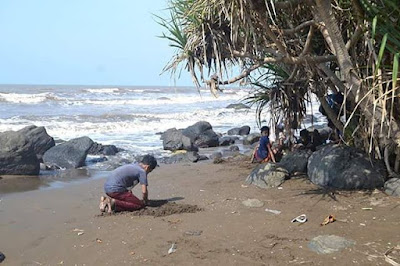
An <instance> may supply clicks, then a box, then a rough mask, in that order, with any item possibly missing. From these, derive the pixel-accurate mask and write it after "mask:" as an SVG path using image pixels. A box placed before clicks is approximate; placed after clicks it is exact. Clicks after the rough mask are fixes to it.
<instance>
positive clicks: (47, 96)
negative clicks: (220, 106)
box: [0, 92, 59, 104]
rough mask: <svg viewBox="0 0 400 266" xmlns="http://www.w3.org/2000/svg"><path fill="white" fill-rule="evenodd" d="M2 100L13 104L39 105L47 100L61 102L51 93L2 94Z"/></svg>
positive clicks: (0, 96) (0, 97)
mask: <svg viewBox="0 0 400 266" xmlns="http://www.w3.org/2000/svg"><path fill="white" fill-rule="evenodd" d="M0 100H2V101H5V102H11V103H25V104H37V103H41V102H44V101H47V100H59V98H58V97H57V96H55V95H54V94H53V93H50V92H44V93H37V94H26V93H0Z"/></svg>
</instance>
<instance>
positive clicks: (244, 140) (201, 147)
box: [0, 121, 400, 196]
mask: <svg viewBox="0 0 400 266" xmlns="http://www.w3.org/2000/svg"><path fill="white" fill-rule="evenodd" d="M320 131H321V132H324V131H326V129H325V128H321V129H320ZM311 132H312V131H311ZM259 138H260V134H259V133H250V127H249V126H242V127H237V128H232V129H230V130H229V131H228V132H226V133H225V134H217V133H216V132H215V131H214V130H213V128H212V126H211V124H210V123H209V122H206V121H200V122H197V123H195V124H193V125H192V126H189V127H187V128H184V129H176V128H171V129H168V130H167V131H165V132H163V133H162V134H161V140H162V141H163V149H164V150H168V151H171V155H170V156H164V157H161V158H158V160H159V163H163V164H172V163H179V162H189V163H196V162H198V161H202V160H209V159H212V160H213V162H214V163H221V162H222V161H224V160H226V159H227V158H239V159H246V158H248V157H250V156H251V152H252V150H253V149H254V145H255V143H257V142H258V140H259ZM324 142H325V140H324ZM0 144H1V148H0V174H1V175H34V176H35V175H40V174H42V173H43V172H45V171H47V170H66V169H78V168H85V167H88V166H90V165H96V164H98V163H103V164H105V163H106V162H107V163H108V164H107V167H106V170H112V169H114V168H116V167H118V166H119V165H122V164H125V163H128V162H130V161H129V160H128V159H124V158H122V157H116V156H115V155H116V154H118V153H120V152H121V151H123V150H122V149H120V148H118V147H116V146H114V145H102V144H100V143H96V142H94V141H93V140H92V139H90V138H89V137H87V136H83V137H80V138H75V139H72V140H69V141H65V142H61V143H58V144H57V145H56V143H55V141H54V139H53V138H52V137H51V136H49V135H48V134H47V132H46V129H45V128H44V127H36V126H28V127H25V128H23V129H21V130H19V131H8V132H3V133H0ZM313 150H315V149H313ZM313 150H311V149H300V150H296V151H294V152H288V153H286V154H285V156H283V158H282V159H281V161H280V162H278V163H277V164H273V163H267V164H260V165H255V168H254V169H253V171H252V172H251V173H250V175H249V176H248V178H247V179H246V182H247V183H249V184H254V185H256V186H258V187H261V188H269V187H277V186H280V185H281V184H282V183H283V182H284V181H285V180H288V179H291V178H293V177H298V176H305V177H307V178H308V179H309V180H310V181H311V182H313V183H314V184H316V185H318V186H321V187H324V188H332V189H341V190H365V189H367V190H368V189H375V188H383V189H384V190H385V192H386V193H387V194H388V195H393V196H400V179H399V178H388V175H387V173H386V170H385V167H384V164H383V162H382V161H377V160H372V159H371V158H369V156H368V155H367V154H365V153H364V152H362V151H360V150H357V149H355V148H352V147H348V146H345V145H332V144H323V145H321V146H318V147H317V148H316V150H315V151H313ZM135 159H138V158H135Z"/></svg>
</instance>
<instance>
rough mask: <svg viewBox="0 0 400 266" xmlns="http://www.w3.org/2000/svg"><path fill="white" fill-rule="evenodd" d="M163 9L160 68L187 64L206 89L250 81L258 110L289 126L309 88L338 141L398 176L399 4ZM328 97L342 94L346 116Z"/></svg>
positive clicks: (312, 0) (310, 1)
mask: <svg viewBox="0 0 400 266" xmlns="http://www.w3.org/2000/svg"><path fill="white" fill-rule="evenodd" d="M169 12H170V13H169V14H170V16H169V17H158V22H159V23H160V24H161V25H162V26H164V28H165V31H164V33H163V35H162V36H161V37H163V38H165V39H168V40H169V42H170V45H171V46H172V47H174V48H176V51H175V52H176V54H175V55H174V56H173V57H172V59H171V61H170V62H169V64H168V65H167V66H166V67H165V69H164V70H165V71H171V72H172V73H177V71H182V70H183V69H186V70H187V71H189V72H190V73H191V76H192V78H193V82H194V84H196V86H201V84H205V85H206V86H208V87H209V88H210V90H211V92H212V93H214V94H216V93H218V92H219V91H222V89H221V86H223V85H228V84H233V83H237V82H243V83H246V84H250V86H251V87H252V88H254V90H253V94H252V95H251V96H250V97H249V100H250V101H251V102H252V103H253V104H256V105H257V113H258V114H260V113H261V111H262V110H263V109H265V108H267V107H268V108H271V109H272V110H273V112H271V113H274V114H282V115H283V118H284V121H285V123H286V125H287V126H293V125H294V126H295V127H296V126H298V125H299V124H300V123H301V122H302V120H303V119H304V117H305V113H306V111H307V105H306V104H305V103H306V102H307V101H309V99H310V95H312V94H314V95H316V96H317V97H318V99H319V100H320V103H321V105H322V107H323V108H324V110H325V113H326V114H327V116H328V118H329V119H330V120H331V121H332V122H333V124H334V125H335V127H336V128H338V129H339V130H341V131H342V132H344V139H343V140H344V143H346V144H348V145H353V146H356V147H359V148H362V149H364V150H365V151H367V152H368V153H370V154H371V156H372V157H375V158H379V159H384V160H385V164H386V167H387V170H388V173H389V175H390V176H398V175H397V173H399V166H400V102H399V83H398V72H399V68H398V63H399V52H400V5H399V2H398V1H396V0H335V1H328V0H287V1H279V0H270V1H267V0H169ZM232 69H233V71H235V70H237V72H238V73H237V74H236V75H229V73H231V72H232ZM328 93H342V94H343V95H344V99H345V101H344V103H343V105H342V106H341V109H342V110H341V112H340V114H344V119H343V117H342V119H340V118H339V117H338V115H337V113H336V112H334V111H333V110H332V109H331V108H330V107H329V105H328V103H327V101H326V100H325V97H326V95H327V94H328ZM345 103H346V104H345ZM276 121H277V118H276V117H275V118H274V121H273V122H276Z"/></svg>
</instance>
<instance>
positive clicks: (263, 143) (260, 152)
mask: <svg viewBox="0 0 400 266" xmlns="http://www.w3.org/2000/svg"><path fill="white" fill-rule="evenodd" d="M268 144H269V137H268V136H262V137H261V138H260V145H259V146H258V149H257V157H258V158H260V159H262V160H264V159H265V158H267V156H268V148H267V145H268Z"/></svg>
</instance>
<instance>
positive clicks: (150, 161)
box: [140, 154, 157, 170]
mask: <svg viewBox="0 0 400 266" xmlns="http://www.w3.org/2000/svg"><path fill="white" fill-rule="evenodd" d="M140 162H141V163H142V164H144V165H148V166H149V167H150V170H153V169H154V168H156V166H157V160H156V158H154V156H152V155H150V154H146V155H145V156H143V158H142V160H141V161H140Z"/></svg>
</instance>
